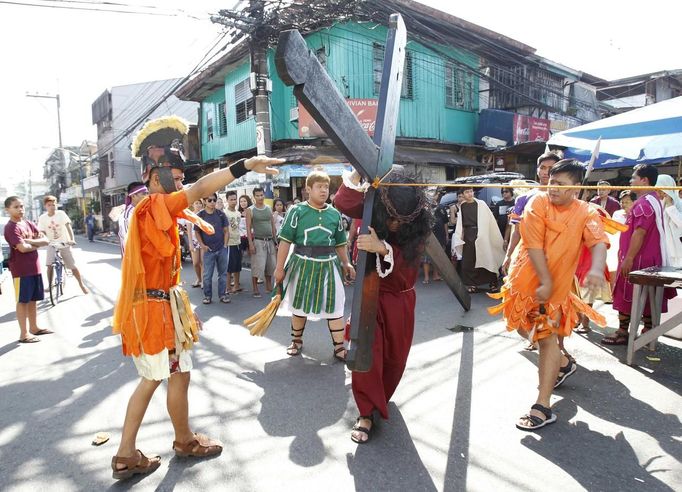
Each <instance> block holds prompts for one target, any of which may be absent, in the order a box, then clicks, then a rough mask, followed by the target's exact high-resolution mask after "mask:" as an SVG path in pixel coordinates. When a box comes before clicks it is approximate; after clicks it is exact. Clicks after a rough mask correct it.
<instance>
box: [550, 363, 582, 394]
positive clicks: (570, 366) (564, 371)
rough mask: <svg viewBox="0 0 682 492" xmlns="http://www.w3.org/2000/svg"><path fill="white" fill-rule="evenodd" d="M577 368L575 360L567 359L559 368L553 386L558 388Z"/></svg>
mask: <svg viewBox="0 0 682 492" xmlns="http://www.w3.org/2000/svg"><path fill="white" fill-rule="evenodd" d="M577 370H578V364H576V363H575V361H573V360H571V359H568V363H567V364H566V365H565V366H564V367H560V368H559V375H558V376H557V378H556V383H554V388H558V387H559V386H561V385H562V384H564V381H566V379H568V377H569V376H572V375H573V373H575V371H577Z"/></svg>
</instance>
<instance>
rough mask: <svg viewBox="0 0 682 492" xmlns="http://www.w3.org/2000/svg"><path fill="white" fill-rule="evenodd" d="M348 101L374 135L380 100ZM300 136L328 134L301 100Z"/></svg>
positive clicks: (299, 105) (365, 126) (322, 135)
mask: <svg viewBox="0 0 682 492" xmlns="http://www.w3.org/2000/svg"><path fill="white" fill-rule="evenodd" d="M346 102H347V103H348V106H350V109H351V110H352V111H353V113H354V114H355V116H356V117H357V119H358V121H359V122H360V124H361V125H362V128H364V130H365V131H366V132H367V134H368V135H369V136H370V137H372V136H374V125H375V123H376V119H377V106H378V101H377V100H376V99H346ZM298 136H299V137H302V138H304V137H326V136H327V135H326V134H325V133H324V130H322V128H320V125H318V124H317V122H316V121H315V120H314V119H313V117H312V116H311V115H310V113H308V111H306V109H305V108H304V107H303V105H302V104H301V103H300V102H299V103H298Z"/></svg>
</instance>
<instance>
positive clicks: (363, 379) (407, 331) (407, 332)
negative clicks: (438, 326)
mask: <svg viewBox="0 0 682 492" xmlns="http://www.w3.org/2000/svg"><path fill="white" fill-rule="evenodd" d="M363 199H364V195H363V193H360V192H358V191H355V190H351V189H348V188H346V187H345V186H343V185H341V187H340V188H339V190H338V191H337V193H336V196H335V198H334V206H335V207H336V208H337V209H338V210H339V211H341V212H342V213H344V214H346V215H348V216H349V217H351V218H361V217H362V207H363ZM388 242H389V244H390V245H391V247H392V248H393V262H394V263H393V271H392V272H391V274H389V275H388V276H387V277H385V278H382V279H381V280H380V282H379V302H378V306H377V326H376V329H375V330H374V344H373V346H372V355H373V359H372V360H373V362H372V368H371V369H370V370H369V372H355V371H354V372H353V374H352V388H353V397H354V398H355V403H356V404H357V406H358V410H359V411H360V415H363V416H367V415H371V414H372V411H373V410H377V411H378V412H379V414H380V415H381V416H382V417H383V418H384V419H387V418H388V401H389V400H390V399H391V396H393V393H394V392H395V389H396V388H397V387H398V383H400V379H401V378H402V376H403V372H404V371H405V365H406V364H407V356H408V355H409V353H410V347H411V346H412V336H413V334H414V306H415V302H416V295H415V292H414V284H415V283H416V281H417V276H418V275H419V270H418V267H417V266H415V265H414V264H408V263H406V262H405V260H404V259H403V256H402V253H401V251H400V248H399V247H398V246H397V245H396V244H395V243H392V242H391V241H388Z"/></svg>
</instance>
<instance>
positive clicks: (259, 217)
mask: <svg viewBox="0 0 682 492" xmlns="http://www.w3.org/2000/svg"><path fill="white" fill-rule="evenodd" d="M253 199H254V204H253V205H252V206H251V207H249V208H248V209H246V232H247V237H248V241H249V253H250V254H251V281H252V283H253V297H257V298H258V297H262V296H261V293H260V292H259V290H258V279H259V278H263V277H265V290H266V292H270V291H271V290H272V274H273V272H274V271H275V265H276V264H277V249H276V247H275V246H276V245H275V238H276V237H277V236H276V234H277V232H276V231H275V219H274V218H273V216H272V210H271V209H270V207H268V206H267V205H265V193H264V192H263V189H262V188H254V189H253Z"/></svg>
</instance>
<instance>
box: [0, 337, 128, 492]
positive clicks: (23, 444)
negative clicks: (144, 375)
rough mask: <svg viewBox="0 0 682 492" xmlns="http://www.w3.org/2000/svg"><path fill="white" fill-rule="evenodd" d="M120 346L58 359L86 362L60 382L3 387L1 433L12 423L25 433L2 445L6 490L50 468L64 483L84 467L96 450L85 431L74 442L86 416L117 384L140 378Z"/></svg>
mask: <svg viewBox="0 0 682 492" xmlns="http://www.w3.org/2000/svg"><path fill="white" fill-rule="evenodd" d="M120 350H121V349H120V347H113V348H111V349H107V350H103V351H101V352H99V353H98V354H97V355H95V356H94V357H93V356H92V354H87V355H83V356H76V357H71V358H65V359H62V360H61V361H60V362H59V363H57V364H66V365H71V364H73V363H74V362H76V361H82V364H81V365H79V366H78V367H77V368H76V369H74V370H72V371H69V372H67V373H65V374H64V376H63V377H61V378H60V379H59V380H58V381H54V380H38V381H22V382H18V383H13V384H10V385H7V386H3V388H2V401H3V411H2V412H0V432H1V431H4V430H6V429H9V428H17V429H21V432H18V433H17V434H16V435H15V436H14V437H11V438H9V439H7V440H5V441H3V444H2V445H0V453H1V454H2V461H1V462H0V489H2V490H8V489H11V488H13V487H14V486H21V485H22V484H25V483H27V481H29V480H31V479H32V478H34V476H38V475H43V474H44V473H49V477H50V480H55V483H58V482H59V480H60V479H61V478H64V479H67V480H68V479H72V478H73V477H71V476H70V475H71V473H72V471H73V470H80V469H82V466H83V465H82V463H81V461H80V459H81V458H82V456H83V454H84V453H85V454H87V453H89V452H91V450H92V446H91V445H90V439H89V436H81V438H80V440H79V441H78V443H77V444H76V445H75V446H74V445H73V443H71V442H69V440H70V439H71V438H72V437H73V436H79V435H80V433H79V431H78V430H77V428H78V426H79V424H80V421H81V420H82V419H83V418H84V417H85V416H86V415H87V414H88V413H89V412H91V411H92V410H93V409H94V408H97V406H98V405H99V404H100V403H101V402H102V400H103V399H105V398H106V397H108V396H109V395H110V394H111V392H112V391H113V390H114V389H115V388H119V387H120V386H121V385H123V384H126V383H128V382H129V381H131V380H133V379H135V378H136V377H137V376H136V374H135V371H134V369H133V368H132V364H128V365H126V366H124V360H123V358H122V357H121V355H120ZM102 419H103V421H105V420H106V417H104V416H103V417H102ZM67 443H68V444H67ZM67 448H68V451H67ZM37 449H40V452H39V454H38V455H36V450H37ZM45 457H49V458H48V461H46V462H44V463H40V461H36V460H37V459H38V460H43V459H45ZM28 463H33V466H27V464H28ZM37 463H40V464H39V465H38V464H37ZM32 470H33V471H32ZM46 470H49V472H46ZM90 485H92V483H91V484H90Z"/></svg>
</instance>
